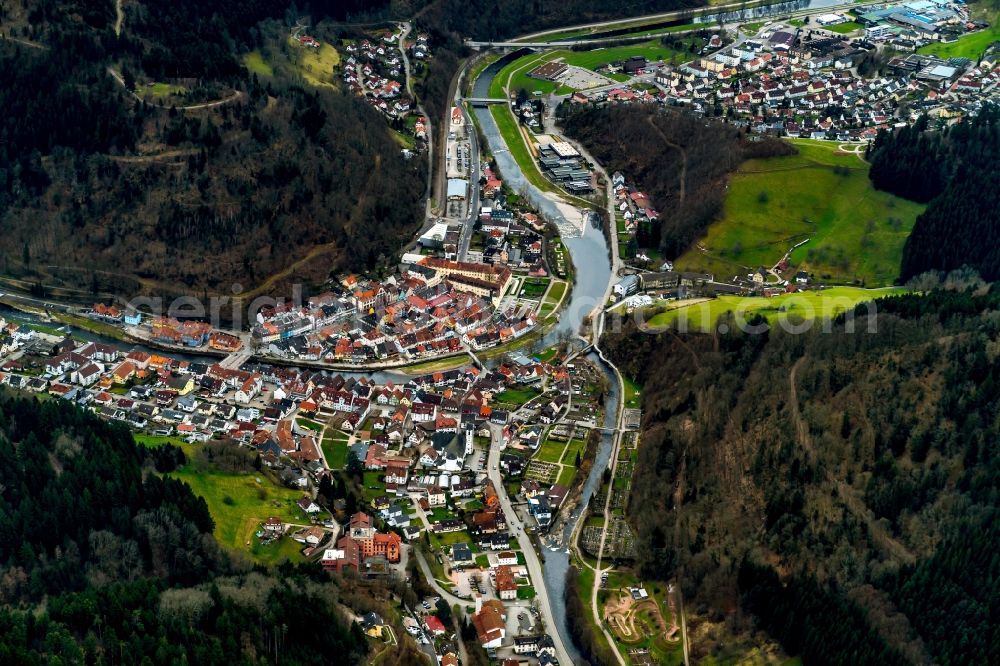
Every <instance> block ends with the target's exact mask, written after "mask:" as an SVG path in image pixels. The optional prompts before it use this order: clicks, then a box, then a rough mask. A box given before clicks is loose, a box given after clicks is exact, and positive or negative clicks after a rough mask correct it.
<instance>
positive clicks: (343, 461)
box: [320, 436, 350, 469]
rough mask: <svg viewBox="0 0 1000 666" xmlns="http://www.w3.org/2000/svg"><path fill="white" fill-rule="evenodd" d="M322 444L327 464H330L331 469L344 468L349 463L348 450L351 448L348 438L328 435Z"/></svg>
mask: <svg viewBox="0 0 1000 666" xmlns="http://www.w3.org/2000/svg"><path fill="white" fill-rule="evenodd" d="M320 446H321V447H322V449H323V455H324V456H325V457H326V464H327V465H329V466H330V469H344V467H345V466H346V465H347V452H348V451H349V450H350V448H349V447H348V446H347V440H346V439H337V438H333V437H329V436H327V437H324V438H323V442H322V443H321V444H320Z"/></svg>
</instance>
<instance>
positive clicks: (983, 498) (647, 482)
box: [604, 276, 1000, 664]
mask: <svg viewBox="0 0 1000 666" xmlns="http://www.w3.org/2000/svg"><path fill="white" fill-rule="evenodd" d="M966 278H967V276H966ZM875 307H876V310H877V314H873V315H872V317H871V318H869V309H868V306H867V305H865V304H863V305H860V306H858V312H857V316H856V317H855V318H854V319H853V323H852V322H851V321H848V320H845V318H844V316H842V317H841V318H840V319H839V320H838V321H837V322H836V323H835V324H834V325H833V326H832V327H831V329H830V331H829V332H824V331H823V330H821V328H820V327H819V326H816V327H813V329H812V330H810V331H808V332H806V333H803V334H798V335H792V334H789V333H785V332H783V331H781V330H778V329H772V330H769V331H767V332H766V333H763V334H745V333H740V332H736V333H727V334H717V335H714V336H710V335H704V334H691V333H682V332H675V333H664V334H659V335H650V334H644V333H642V332H640V331H638V330H637V329H636V328H635V327H634V325H632V324H631V323H629V324H627V325H626V326H625V328H624V329H623V330H622V331H621V332H619V333H612V334H608V335H607V336H606V337H605V340H604V345H605V346H604V348H605V350H606V351H607V352H608V353H609V354H610V357H611V358H612V360H613V361H614V362H615V363H616V364H618V366H619V367H620V368H622V370H623V372H625V373H626V374H628V375H630V376H633V377H636V378H637V379H638V381H639V382H640V383H641V384H643V394H642V395H643V412H644V415H643V419H644V420H643V429H642V430H643V444H642V445H641V446H640V449H639V461H638V463H637V465H636V472H635V478H634V485H633V490H632V495H631V498H630V503H629V508H628V514H629V517H630V521H631V522H632V524H633V525H634V526H635V527H636V529H637V532H638V538H639V547H638V552H639V562H638V566H639V568H640V575H641V576H642V577H644V578H655V579H658V580H670V579H673V578H675V577H676V580H677V581H678V582H679V583H680V584H681V586H682V589H683V590H684V594H685V599H686V600H687V602H688V603H690V604H691V607H692V609H694V612H696V613H699V614H703V615H704V616H705V617H706V618H708V619H710V620H712V621H721V620H723V619H726V622H727V623H729V625H728V626H729V627H730V628H731V629H732V630H734V631H737V632H739V631H755V630H763V631H764V632H766V634H767V635H768V636H771V637H773V638H775V639H777V640H778V641H780V642H781V643H782V645H783V646H784V648H785V650H786V651H787V652H788V653H789V654H792V655H799V656H802V657H803V662H804V663H807V664H861V663H878V664H902V663H914V664H932V663H939V664H987V663H997V662H998V660H1000V630H998V625H997V622H996V613H997V599H1000V587H998V582H997V581H1000V555H998V554H997V549H996V543H997V538H998V531H997V530H998V529H1000V527H998V526H1000V520H998V518H1000V511H998V508H1000V491H998V488H1000V451H998V450H997V446H998V444H997V443H998V442H1000V430H998V426H997V421H996V414H997V411H998V410H1000V364H998V363H997V350H998V349H1000V324H998V319H997V311H998V309H1000V292H998V291H997V289H996V288H995V287H993V288H991V287H988V286H984V285H983V283H982V282H981V281H975V280H970V279H963V276H958V277H957V278H954V277H953V279H952V280H950V281H949V282H948V283H947V286H946V287H941V288H938V289H935V290H933V291H930V292H929V293H928V294H927V295H925V296H920V295H916V294H911V295H906V296H897V297H893V298H888V299H882V300H879V301H877V303H876V306H875ZM873 312H874V311H873ZM751 323H754V322H751ZM756 323H762V322H761V321H758V322H756ZM736 328H737V327H736V326H730V329H729V330H736ZM663 368H667V369H668V370H667V371H662V370H661V369H663ZM733 609H738V610H737V611H736V612H735V613H734V612H733ZM719 640H722V641H724V639H719ZM696 645H698V644H696ZM700 645H701V649H702V650H705V649H708V648H706V646H709V647H710V646H711V645H712V641H711V640H702V641H700Z"/></svg>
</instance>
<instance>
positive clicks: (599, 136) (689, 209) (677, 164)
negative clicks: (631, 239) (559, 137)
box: [557, 103, 795, 259]
mask: <svg viewBox="0 0 1000 666" xmlns="http://www.w3.org/2000/svg"><path fill="white" fill-rule="evenodd" d="M557 114H558V116H559V119H560V126H561V127H562V128H563V130H564V131H565V132H566V134H567V135H568V136H570V137H572V138H573V139H576V140H577V141H579V142H580V143H582V144H583V145H584V146H585V147H586V148H587V150H588V151H589V152H590V154H592V155H593V156H594V157H595V158H596V159H597V160H598V161H600V162H601V164H603V165H605V166H606V167H607V168H608V172H609V173H611V172H614V171H621V172H623V173H625V174H626V176H627V177H629V178H630V179H634V181H635V182H636V183H637V184H638V187H641V188H642V189H643V191H645V192H646V194H648V195H649V196H650V198H651V200H652V203H653V206H654V207H655V208H656V210H657V211H658V212H659V214H660V218H659V221H658V223H657V224H652V223H647V224H646V225H645V226H640V227H639V228H638V229H637V233H636V240H637V242H638V245H639V247H653V248H660V250H661V251H662V252H663V255H664V256H665V257H667V258H670V259H673V258H676V257H678V256H680V255H681V254H682V253H683V252H685V251H686V250H687V249H688V248H689V247H690V246H691V244H692V243H694V242H695V241H696V240H697V239H698V238H699V237H700V236H701V235H702V234H703V233H704V232H705V230H706V229H707V228H708V225H709V224H710V223H711V222H712V221H713V220H715V218H716V217H717V216H718V215H719V214H720V213H721V212H722V207H723V203H724V202H725V194H726V188H725V182H726V178H727V176H728V175H729V174H730V173H732V172H733V171H735V170H736V168H737V167H738V166H739V165H740V163H741V162H742V161H743V160H744V159H746V158H747V157H751V156H752V157H766V156H771V155H785V154H793V153H794V152H795V148H794V147H792V146H791V145H790V144H787V143H785V142H783V141H780V140H769V139H765V140H762V141H758V142H748V141H745V137H744V136H743V134H742V133H741V131H740V130H738V129H736V128H734V127H731V126H728V125H724V124H722V123H710V124H708V125H706V124H705V121H704V120H703V119H701V118H698V117H696V116H694V115H692V114H689V113H687V112H685V111H682V110H676V109H675V110H667V111H662V110H659V109H656V108H651V107H648V106H646V105H636V106H622V105H617V106H608V107H596V106H592V105H582V106H577V105H570V104H568V103H564V104H562V105H560V106H559V108H558V110H557Z"/></svg>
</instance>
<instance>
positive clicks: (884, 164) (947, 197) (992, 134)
mask: <svg viewBox="0 0 1000 666" xmlns="http://www.w3.org/2000/svg"><path fill="white" fill-rule="evenodd" d="M928 124H929V122H928V119H927V118H926V117H924V118H921V119H920V120H919V121H918V122H917V123H916V124H914V125H913V126H912V127H904V128H902V129H899V130H896V131H892V132H890V131H886V130H883V131H882V132H880V133H879V135H878V137H876V139H875V141H874V143H873V144H872V145H871V146H870V148H869V154H870V159H871V163H872V168H871V172H870V174H869V175H870V177H871V179H872V183H873V184H874V185H875V187H877V188H879V189H882V190H887V191H889V192H892V193H893V194H897V195H899V196H903V197H906V198H908V199H913V200H914V201H920V202H928V206H927V210H925V211H924V213H923V214H922V215H920V216H919V217H918V218H917V221H916V224H915V225H914V227H913V232H912V233H911V234H910V237H909V239H908V240H907V243H906V246H905V248H904V250H903V265H902V272H901V279H903V280H907V279H909V278H912V277H914V276H916V275H920V274H921V273H924V272H926V271H930V270H937V271H950V270H954V269H957V268H961V267H962V266H969V267H970V268H973V269H975V270H976V271H978V272H979V273H980V274H981V275H982V276H983V277H984V278H985V279H987V280H995V279H997V278H1000V250H998V249H997V248H998V246H1000V111H998V110H997V109H996V108H995V107H986V108H984V109H983V110H982V111H981V112H980V113H979V114H978V115H977V116H975V117H973V118H971V119H967V120H965V121H963V122H960V123H956V124H954V125H951V126H950V127H948V128H947V129H944V130H940V131H932V130H930V129H929V128H928Z"/></svg>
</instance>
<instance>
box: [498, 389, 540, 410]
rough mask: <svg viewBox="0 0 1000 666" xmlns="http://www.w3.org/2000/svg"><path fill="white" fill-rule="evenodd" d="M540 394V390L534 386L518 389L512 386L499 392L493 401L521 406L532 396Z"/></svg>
mask: <svg viewBox="0 0 1000 666" xmlns="http://www.w3.org/2000/svg"><path fill="white" fill-rule="evenodd" d="M537 395H538V391H536V390H535V389H533V388H524V389H516V388H510V389H505V390H503V391H501V392H500V393H497V394H496V395H495V396H493V401H494V402H497V403H505V404H508V405H517V406H518V407H520V406H521V405H523V404H524V403H526V402H528V401H529V400H531V399H532V398H534V397H535V396H537Z"/></svg>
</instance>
